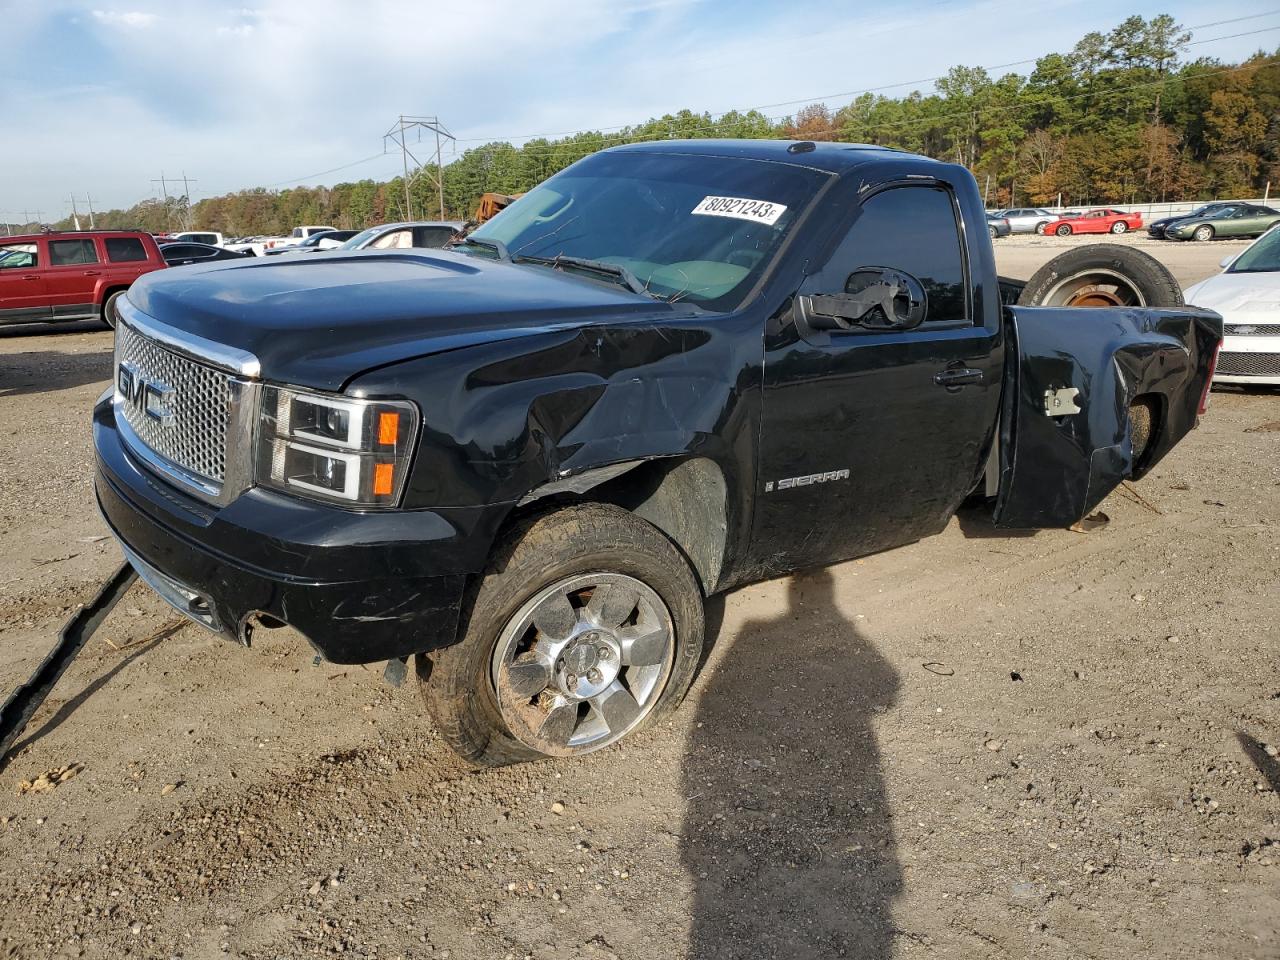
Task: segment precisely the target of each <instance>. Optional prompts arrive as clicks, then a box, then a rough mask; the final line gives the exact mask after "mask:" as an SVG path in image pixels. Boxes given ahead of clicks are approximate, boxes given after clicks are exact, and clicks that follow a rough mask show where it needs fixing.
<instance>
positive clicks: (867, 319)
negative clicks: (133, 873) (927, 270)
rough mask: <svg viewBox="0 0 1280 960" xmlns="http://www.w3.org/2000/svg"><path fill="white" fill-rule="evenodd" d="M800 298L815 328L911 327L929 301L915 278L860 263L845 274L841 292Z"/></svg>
mask: <svg viewBox="0 0 1280 960" xmlns="http://www.w3.org/2000/svg"><path fill="white" fill-rule="evenodd" d="M800 300H801V303H802V305H803V309H804V313H805V318H806V319H807V321H808V323H809V326H811V327H812V328H813V329H815V330H852V329H854V328H859V329H863V330H912V329H914V328H915V327H918V326H920V324H922V323H923V322H924V318H925V315H926V314H927V312H928V303H929V301H928V296H927V294H926V293H925V289H924V285H923V284H921V283H920V281H919V280H917V279H916V278H915V277H913V276H911V275H910V274H907V273H903V272H902V271H901V270H893V269H891V268H889V267H863V268H862V269H860V270H855V271H854V272H853V273H851V274H850V275H849V279H848V280H847V281H846V282H845V288H844V292H843V293H834V294H811V295H809V296H804V297H801V298H800Z"/></svg>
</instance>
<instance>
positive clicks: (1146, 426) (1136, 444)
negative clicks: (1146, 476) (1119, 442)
mask: <svg viewBox="0 0 1280 960" xmlns="http://www.w3.org/2000/svg"><path fill="white" fill-rule="evenodd" d="M1163 419H1164V397H1162V396H1161V395H1160V394H1158V393H1142V394H1139V395H1138V396H1136V397H1134V398H1133V400H1131V401H1130V402H1129V429H1130V431H1131V438H1132V443H1133V465H1132V466H1131V467H1130V468H1129V475H1130V476H1132V477H1138V476H1141V475H1142V474H1143V473H1145V472H1146V469H1147V466H1148V465H1149V464H1150V462H1151V454H1152V453H1153V452H1154V451H1155V449H1156V446H1157V444H1156V438H1157V437H1159V436H1160V430H1161V426H1162V422H1163Z"/></svg>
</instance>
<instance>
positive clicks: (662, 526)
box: [499, 457, 728, 594]
mask: <svg viewBox="0 0 1280 960" xmlns="http://www.w3.org/2000/svg"><path fill="white" fill-rule="evenodd" d="M593 473H595V474H597V475H599V476H601V477H602V478H603V479H602V480H601V482H600V483H598V484H596V485H592V484H591V479H592V474H593ZM575 479H576V480H578V481H579V482H578V483H576V484H575V489H574V490H571V491H570V490H562V489H556V485H554V484H548V485H547V487H546V488H543V489H550V491H551V492H547V493H545V494H543V495H539V492H538V491H536V490H535V491H534V492H533V494H531V495H530V497H526V498H525V500H523V501H522V502H521V504H520V505H519V506H517V507H516V509H514V510H513V511H512V512H511V513H510V514H509V515H508V517H507V518H506V520H505V521H504V524H503V528H504V530H505V529H506V528H507V527H509V526H510V525H512V524H514V523H517V522H519V521H521V520H523V519H525V518H527V517H528V516H530V515H531V514H535V513H549V512H551V511H553V510H559V509H563V508H565V507H571V506H574V505H576V504H580V503H611V504H614V505H615V506H619V507H622V508H623V509H625V510H630V511H631V512H632V513H634V514H635V515H636V516H638V517H640V518H641V519H643V520H646V521H648V522H649V523H651V524H653V525H654V526H655V527H657V528H658V529H659V530H661V531H662V532H663V533H664V534H666V536H667V538H668V539H670V540H671V542H672V543H673V544H675V546H676V547H677V548H678V549H679V550H680V552H681V553H683V554H684V556H685V559H686V560H688V561H689V565H690V566H691V567H692V568H693V570H694V573H695V575H696V576H697V577H698V580H699V582H700V584H701V586H702V592H703V593H704V594H710V593H713V592H714V591H715V590H716V588H717V586H718V585H719V583H720V580H721V574H722V572H723V567H724V555H725V547H726V543H727V539H728V518H727V510H726V507H727V502H728V488H727V485H726V483H725V479H724V474H723V473H722V472H721V470H720V468H719V467H718V466H717V465H716V464H715V463H714V462H713V461H711V460H708V459H706V458H704V457H694V458H690V459H674V458H663V459H657V460H645V461H640V462H637V463H635V464H634V465H632V466H631V467H630V468H628V469H626V470H625V471H624V472H621V473H619V466H618V465H611V466H609V467H602V468H600V469H599V470H598V471H588V472H587V473H585V474H581V475H579V476H578V477H576V478H575ZM502 532H503V531H499V538H500V537H501V535H502Z"/></svg>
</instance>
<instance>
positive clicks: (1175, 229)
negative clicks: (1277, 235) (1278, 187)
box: [1147, 201, 1280, 242]
mask: <svg viewBox="0 0 1280 960" xmlns="http://www.w3.org/2000/svg"><path fill="white" fill-rule="evenodd" d="M1277 223H1280V210H1273V209H1272V208H1271V207H1264V206H1262V205H1261V204H1258V203H1243V202H1240V201H1236V202H1221V203H1210V204H1206V205H1205V206H1203V207H1200V208H1199V209H1198V210H1193V211H1192V212H1191V213H1188V214H1184V215H1183V216H1180V217H1166V218H1165V219H1163V220H1156V221H1155V222H1154V223H1152V224H1151V225H1150V226H1149V227H1148V228H1147V233H1148V234H1149V235H1150V236H1152V237H1154V238H1156V239H1157V240H1199V241H1202V242H1203V241H1206V240H1216V239H1217V238H1218V237H1235V238H1240V237H1246V238H1247V237H1258V236H1261V235H1262V234H1264V233H1266V232H1267V231H1268V230H1270V229H1271V228H1272V227H1273V226H1275V225H1276V224H1277Z"/></svg>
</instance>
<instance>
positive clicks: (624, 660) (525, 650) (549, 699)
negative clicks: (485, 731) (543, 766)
mask: <svg viewBox="0 0 1280 960" xmlns="http://www.w3.org/2000/svg"><path fill="white" fill-rule="evenodd" d="M674 659H675V627H674V625H673V623H672V620H671V613H670V611H669V610H668V609H667V606H666V604H665V603H663V602H662V598H661V597H659V596H658V594H657V593H655V592H654V591H653V590H652V589H651V588H650V587H648V586H646V585H645V584H644V583H642V582H641V581H639V580H637V579H635V578H634V577H629V576H625V575H624V574H618V573H589V574H581V575H578V576H573V577H566V578H565V579H563V580H559V581H557V582H556V583H553V584H551V586H549V587H547V588H545V589H544V590H541V591H539V592H538V593H537V594H535V595H534V596H533V597H531V598H530V599H529V600H528V601H527V602H526V603H525V604H524V606H522V607H521V608H520V609H519V610H517V611H516V613H515V615H514V616H513V617H512V618H511V619H510V620H509V621H508V622H507V625H506V626H505V627H504V628H503V630H502V633H501V634H500V635H499V636H498V642H497V644H496V645H495V647H494V650H493V656H492V659H491V661H490V667H489V674H490V680H491V682H492V684H493V690H494V694H495V696H496V697H497V701H498V709H499V712H500V713H501V714H502V719H503V721H504V722H505V723H506V725H507V728H508V729H509V730H510V731H511V734H512V736H514V737H515V738H516V739H517V740H519V741H520V742H521V743H523V744H524V745H525V746H527V747H531V748H532V749H534V750H537V751H538V752H539V753H543V754H547V755H548V756H556V757H563V756H570V755H573V754H579V753H588V752H590V751H592V750H599V749H600V748H601V747H605V746H608V745H609V744H611V743H614V742H615V741H617V740H619V739H621V738H622V737H623V736H625V735H626V734H627V733H629V732H630V731H631V730H632V729H634V728H635V727H636V725H637V724H639V723H640V721H641V720H643V719H644V718H645V716H646V715H648V713H649V712H650V711H651V710H652V709H653V708H654V706H655V705H656V704H657V702H658V698H659V697H660V696H661V695H662V689H663V687H664V686H665V685H666V682H667V677H668V676H669V675H670V673H671V666H672V663H673V661H674Z"/></svg>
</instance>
